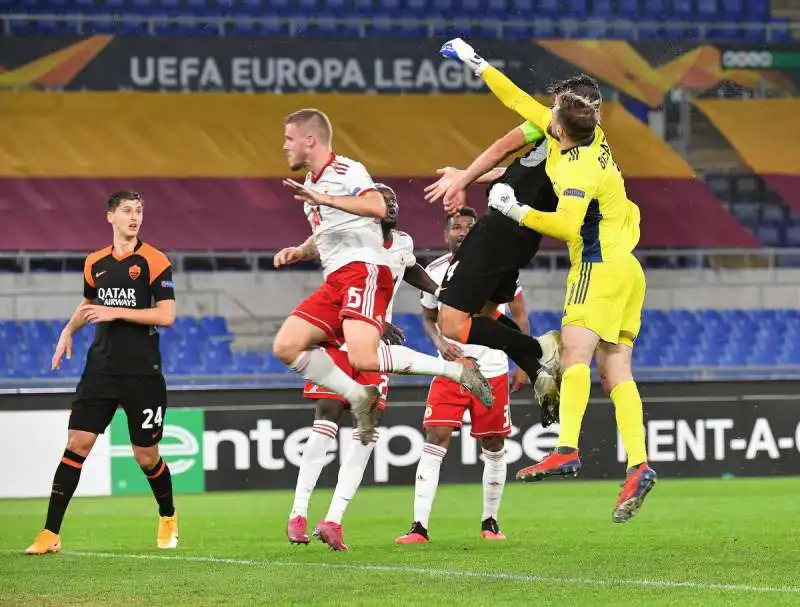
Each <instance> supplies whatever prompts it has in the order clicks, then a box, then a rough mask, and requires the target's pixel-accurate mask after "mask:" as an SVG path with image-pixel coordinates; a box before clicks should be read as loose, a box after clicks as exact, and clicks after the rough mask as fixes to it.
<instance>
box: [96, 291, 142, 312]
mask: <svg viewBox="0 0 800 607" xmlns="http://www.w3.org/2000/svg"><path fill="white" fill-rule="evenodd" d="M97 297H98V298H99V299H100V301H101V302H102V303H103V305H104V306H110V307H112V308H135V307H136V289H121V288H119V287H107V288H102V287H101V288H100V289H98V290H97Z"/></svg>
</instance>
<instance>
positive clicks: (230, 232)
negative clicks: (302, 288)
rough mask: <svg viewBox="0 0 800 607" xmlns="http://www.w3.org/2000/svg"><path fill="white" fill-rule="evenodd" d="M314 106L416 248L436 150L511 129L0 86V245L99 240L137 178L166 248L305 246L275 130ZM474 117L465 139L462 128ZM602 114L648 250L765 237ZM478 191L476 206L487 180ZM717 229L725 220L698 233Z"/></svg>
mask: <svg viewBox="0 0 800 607" xmlns="http://www.w3.org/2000/svg"><path fill="white" fill-rule="evenodd" d="M356 101H357V103H356ZM309 105H320V106H322V107H325V108H326V111H327V112H328V113H329V115H330V116H331V119H332V120H333V122H334V124H336V125H337V133H338V136H337V141H336V147H337V149H338V150H339V151H340V153H342V154H344V155H346V156H347V155H351V156H353V157H358V158H369V166H370V170H371V172H372V174H373V175H375V176H377V177H378V178H380V179H381V180H384V181H386V182H387V183H389V184H390V185H391V186H392V187H394V188H395V189H396V190H397V192H398V194H399V196H400V200H401V204H402V206H403V212H402V222H403V226H404V228H405V229H407V230H409V231H410V232H412V233H413V234H414V236H415V239H416V241H417V244H418V246H419V247H421V248H438V247H439V246H440V241H441V210H440V209H439V208H438V207H434V206H430V205H428V204H427V203H426V202H425V201H424V200H423V198H422V193H423V192H422V190H423V188H424V186H425V185H427V184H428V183H430V180H431V175H432V174H433V171H434V169H435V168H436V167H438V166H441V165H442V164H443V160H444V161H445V163H448V164H452V165H455V166H465V165H466V164H467V163H468V162H469V161H470V160H471V159H472V158H473V157H474V155H475V154H477V153H478V152H479V151H480V150H481V149H482V148H483V147H485V146H486V145H488V144H489V143H490V142H491V141H493V140H494V139H495V138H496V137H498V136H499V135H500V134H502V133H504V132H506V131H507V130H508V129H509V128H511V127H513V126H514V125H515V124H517V123H518V120H517V119H516V117H515V116H514V115H513V114H512V113H511V112H509V111H507V110H506V109H504V108H503V107H502V106H501V105H500V104H498V103H497V102H496V101H494V100H493V99H491V98H490V97H488V96H483V95H465V96H460V97H458V99H457V101H455V98H454V97H453V96H446V97H441V96H427V95H425V96H422V95H418V96H399V95H381V96H380V97H377V96H354V95H343V94H334V95H322V94H317V95H313V96H311V95H278V96H272V95H271V96H261V95H215V94H197V95H183V94H163V95H151V94H147V93H112V94H108V93H83V94H80V95H75V94H70V93H51V94H47V95H41V94H38V93H35V92H31V93H26V92H21V93H17V94H14V95H5V96H3V97H0V110H2V112H3V115H4V116H7V117H8V118H9V120H10V123H11V124H12V125H13V127H12V128H9V129H5V130H3V132H0V200H3V201H5V204H6V211H11V210H12V209H13V212H7V213H5V215H6V216H7V217H6V221H5V225H7V226H10V227H11V228H12V229H11V230H10V232H9V235H8V237H7V238H4V239H2V242H0V249H3V250H47V249H52V248H54V247H55V248H58V249H60V250H78V251H83V250H86V248H87V247H89V246H96V247H100V246H104V245H105V244H106V243H105V241H102V240H98V239H101V238H102V234H103V233H104V232H103V229H104V228H103V222H104V218H103V216H102V213H99V212H98V206H97V205H98V204H102V200H103V199H104V197H105V195H106V194H107V193H108V192H109V191H114V190H115V189H120V188H126V187H132V186H131V182H132V181H134V180H135V183H136V189H138V190H140V191H142V192H143V193H144V194H145V196H146V198H147V199H148V200H149V201H151V204H152V205H153V206H152V208H153V209H154V211H153V212H152V213H151V214H149V215H148V220H147V231H148V236H149V238H150V239H151V240H152V241H153V242H154V243H157V244H158V246H160V247H162V248H165V249H169V250H207V249H218V250H242V249H249V250H270V249H277V248H280V247H283V246H287V245H290V244H296V243H297V242H301V241H302V240H304V239H305V237H306V235H307V231H308V227H307V225H306V221H305V219H304V217H303V215H302V213H301V212H300V209H299V208H297V207H295V206H292V205H293V203H292V201H291V199H289V197H287V196H286V194H285V190H284V188H282V186H281V184H280V179H282V178H283V177H285V176H286V174H287V172H288V170H287V167H286V161H285V158H284V157H283V153H282V151H281V139H280V135H279V133H280V125H281V123H282V119H283V116H284V115H285V114H287V113H288V112H289V111H291V110H294V109H296V108H298V107H307V106H309ZM476 115H480V116H481V120H480V121H478V122H474V121H470V126H469V139H467V138H465V137H464V136H460V135H458V134H459V133H460V132H461V131H462V130H463V128H464V120H465V119H466V118H467V117H471V116H476ZM418 116H426V117H427V119H426V120H425V121H420V120H418V119H417V117H418ZM372 124H381V125H382V126H381V129H380V130H376V129H374V128H371V126H370V125H372ZM603 124H604V127H605V129H606V132H607V133H608V135H609V138H610V139H611V140H612V141H614V142H615V143H614V146H615V147H614V152H615V157H616V158H617V159H618V162H619V163H620V165H622V166H623V167H625V175H626V183H627V184H628V188H629V192H630V194H631V196H632V197H633V198H634V199H635V200H636V201H637V202H638V203H639V204H640V206H641V207H642V210H643V213H642V215H643V225H642V241H641V246H642V247H643V248H648V247H665V246H671V247H678V248H686V247H755V246H758V242H757V241H756V239H755V238H754V237H753V235H752V234H751V233H750V232H749V231H748V230H746V229H745V228H744V227H743V226H742V225H741V224H739V223H737V222H736V220H735V219H734V218H733V216H732V215H730V214H729V213H728V212H727V211H726V210H725V208H724V207H723V205H722V204H721V202H720V201H719V200H718V199H716V198H715V197H714V195H713V194H712V193H711V191H710V190H709V189H708V187H707V186H706V185H705V184H704V183H703V182H702V181H700V180H698V179H696V177H695V176H694V173H693V171H692V169H691V167H690V166H689V165H688V164H687V163H686V161H685V160H683V159H682V158H681V157H680V156H679V155H678V154H677V153H676V152H675V151H674V150H673V149H672V148H670V147H669V146H668V145H667V144H666V143H664V141H663V140H661V139H660V138H659V137H657V136H656V135H655V134H654V133H653V132H652V131H651V130H650V129H649V128H648V127H647V126H646V125H644V124H643V123H641V122H639V121H638V120H636V119H635V118H634V117H633V116H631V115H630V114H629V113H628V112H627V111H626V110H625V109H624V108H623V107H622V106H621V105H619V104H616V103H613V102H609V103H608V104H607V105H606V106H605V107H604V116H603ZM387 133H388V134H389V135H388V136H387V135H386V134H387ZM454 135H455V136H454ZM98 149H102V150H104V153H102V154H97V153H94V150H98ZM471 196H472V197H471V199H470V203H471V204H473V205H474V206H476V207H478V208H485V196H484V194H483V190H482V189H481V188H473V191H472V192H471ZM20 201H26V204H15V202H20ZM56 201H58V202H56ZM56 204H58V205H60V206H59V208H61V209H62V210H63V209H65V208H66V209H68V210H66V211H65V212H64V213H63V216H62V222H61V223H60V224H58V225H57V226H56V225H53V224H52V223H49V222H48V221H47V218H48V217H50V216H51V214H52V212H53V210H54V209H55V205H56ZM688 204H691V213H690V214H689V213H686V212H685V211H686V207H685V206H684V205H688ZM283 211H290V212H283ZM711 224H713V225H716V226H718V229H717V230H714V231H709V230H706V229H705V227H704V226H706V225H711ZM48 225H49V226H51V227H49V228H48V227H47V226H48ZM178 225H180V226H181V229H180V230H177V229H175V228H174V227H175V226H178ZM42 226H45V227H42ZM551 246H553V243H551Z"/></svg>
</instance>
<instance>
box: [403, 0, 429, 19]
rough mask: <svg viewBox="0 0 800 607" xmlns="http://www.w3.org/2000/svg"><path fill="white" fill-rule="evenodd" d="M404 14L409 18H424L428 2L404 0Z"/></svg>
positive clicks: (427, 11)
mask: <svg viewBox="0 0 800 607" xmlns="http://www.w3.org/2000/svg"><path fill="white" fill-rule="evenodd" d="M404 13H405V14H407V15H408V16H410V17H425V16H426V15H427V14H428V13H429V9H428V0H405V9H404Z"/></svg>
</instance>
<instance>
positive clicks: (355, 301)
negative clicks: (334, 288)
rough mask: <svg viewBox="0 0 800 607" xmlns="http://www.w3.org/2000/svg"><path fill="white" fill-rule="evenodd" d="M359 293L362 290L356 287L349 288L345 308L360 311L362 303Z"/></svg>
mask: <svg viewBox="0 0 800 607" xmlns="http://www.w3.org/2000/svg"><path fill="white" fill-rule="evenodd" d="M361 291H362V289H359V288H358V287H350V288H349V289H348V290H347V303H346V304H345V307H347V308H353V309H356V310H360V309H361V304H362V302H363V299H362V297H361Z"/></svg>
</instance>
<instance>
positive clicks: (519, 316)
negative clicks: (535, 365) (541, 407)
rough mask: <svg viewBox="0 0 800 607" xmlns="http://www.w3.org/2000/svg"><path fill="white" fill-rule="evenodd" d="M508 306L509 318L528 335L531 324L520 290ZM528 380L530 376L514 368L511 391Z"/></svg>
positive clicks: (517, 389)
mask: <svg viewBox="0 0 800 607" xmlns="http://www.w3.org/2000/svg"><path fill="white" fill-rule="evenodd" d="M508 308H509V310H510V311H511V319H512V320H513V321H514V322H515V323H516V325H517V326H518V327H519V330H520V331H522V332H523V333H524V334H525V335H530V333H531V325H530V321H529V320H528V310H527V308H526V307H525V296H524V295H523V294H522V291H521V290H520V292H519V293H517V295H516V296H515V297H514V299H513V300H512V301H511V303H509V304H508ZM529 381H530V378H529V377H528V374H527V373H525V371H523V370H522V369H520V368H517V369H515V370H514V375H513V376H512V381H511V391H512V392H518V391H519V390H521V389H522V387H523V386H524V385H525V384H527V383H528V382H529Z"/></svg>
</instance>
